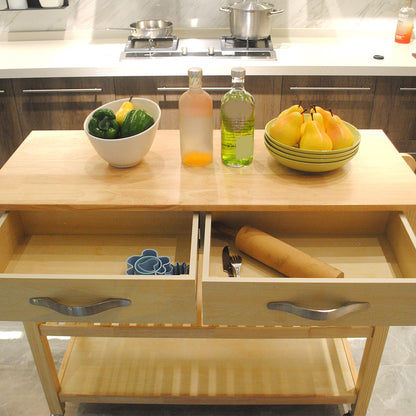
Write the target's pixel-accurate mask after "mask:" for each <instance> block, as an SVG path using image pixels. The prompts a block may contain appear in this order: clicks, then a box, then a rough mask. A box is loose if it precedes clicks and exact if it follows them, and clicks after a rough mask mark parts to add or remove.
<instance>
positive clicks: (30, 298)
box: [0, 274, 196, 323]
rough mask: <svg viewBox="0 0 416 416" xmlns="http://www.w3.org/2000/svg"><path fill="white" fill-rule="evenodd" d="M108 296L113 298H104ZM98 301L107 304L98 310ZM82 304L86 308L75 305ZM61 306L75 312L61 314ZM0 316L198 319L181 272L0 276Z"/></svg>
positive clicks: (41, 319)
mask: <svg viewBox="0 0 416 416" xmlns="http://www.w3.org/2000/svg"><path fill="white" fill-rule="evenodd" d="M37 299H41V300H40V301H37ZM45 299H46V300H45ZM109 299H112V300H115V301H112V302H106V301H107V300H109ZM120 300H121V302H119V301H120ZM100 303H103V304H104V306H103V309H105V308H106V306H107V305H106V303H108V306H109V307H110V309H108V310H104V311H102V312H100V309H99V308H100V307H101V306H97V304H100ZM43 304H50V305H51V306H50V307H54V306H53V305H58V306H57V309H58V308H59V309H60V310H62V311H63V313H62V312H59V311H56V310H55V309H50V307H47V306H42V305H43ZM118 304H120V306H118ZM59 305H65V306H71V307H72V308H65V307H62V306H59ZM82 306H86V307H87V308H78V307H82ZM94 306H96V307H95V308H94ZM73 307H77V308H73ZM65 309H66V310H67V312H69V313H74V314H75V316H71V315H67V314H65ZM71 311H73V312H71ZM79 314H81V315H79ZM82 315H85V316H82ZM0 320H3V321H37V322H44V321H49V322H56V321H58V322H61V321H65V322H74V321H79V322H120V323H133V322H138V323H161V322H162V323H184V322H185V323H193V322H195V320H196V308H195V280H194V279H193V278H191V277H184V276H179V277H176V278H173V277H171V278H164V279H161V278H158V277H154V278H152V277H150V278H142V277H138V276H134V277H131V278H128V277H125V278H124V277H119V276H112V277H111V276H94V277H92V276H82V277H80V276H62V275H51V276H48V277H44V276H31V277H27V276H22V275H9V274H7V275H2V277H1V278H0Z"/></svg>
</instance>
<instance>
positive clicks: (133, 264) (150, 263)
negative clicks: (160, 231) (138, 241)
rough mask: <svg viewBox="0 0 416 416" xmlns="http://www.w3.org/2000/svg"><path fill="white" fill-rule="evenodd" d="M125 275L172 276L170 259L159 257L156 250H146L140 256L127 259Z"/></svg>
mask: <svg viewBox="0 0 416 416" xmlns="http://www.w3.org/2000/svg"><path fill="white" fill-rule="evenodd" d="M126 274H129V275H134V274H141V275H166V274H168V275H169V274H173V265H172V264H170V258H169V257H167V256H159V254H158V252H157V251H156V250H153V249H151V248H148V249H146V250H143V251H142V254H141V255H135V256H130V257H129V258H128V259H127V271H126Z"/></svg>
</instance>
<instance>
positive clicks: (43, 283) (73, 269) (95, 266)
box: [0, 211, 198, 323]
mask: <svg viewBox="0 0 416 416" xmlns="http://www.w3.org/2000/svg"><path fill="white" fill-rule="evenodd" d="M147 248H152V249H155V250H156V251H157V252H158V254H159V256H168V257H169V258H170V260H171V263H173V264H176V262H179V263H180V264H182V263H186V264H187V265H189V266H190V267H189V269H190V270H189V274H180V275H159V276H155V275H150V276H146V275H126V270H127V264H126V260H127V259H128V258H129V257H130V256H132V255H140V254H141V253H142V251H143V250H144V249H147ZM197 248H198V214H193V213H191V212H190V213H173V212H172V213H170V212H164V213H155V212H104V211H102V212H101V211H98V212H88V211H53V212H51V211H44V212H43V211H19V212H9V213H6V214H4V215H3V216H2V217H1V218H0V271H1V274H0V320H21V321H37V322H43V321H58V322H59V321H66V322H72V321H80V322H120V323H128V322H129V323H130V322H131V323H193V322H195V321H196V305H195V302H196V270H197ZM45 305H46V306H45Z"/></svg>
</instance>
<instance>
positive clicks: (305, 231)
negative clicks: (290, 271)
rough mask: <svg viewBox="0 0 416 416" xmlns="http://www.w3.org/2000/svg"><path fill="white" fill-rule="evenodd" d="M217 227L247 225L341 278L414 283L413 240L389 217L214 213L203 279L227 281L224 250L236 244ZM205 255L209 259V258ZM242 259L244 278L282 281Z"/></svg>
mask: <svg viewBox="0 0 416 416" xmlns="http://www.w3.org/2000/svg"><path fill="white" fill-rule="evenodd" d="M216 223H220V224H224V225H226V226H228V227H231V228H232V229H233V230H238V229H240V228H241V227H242V226H243V225H250V226H252V227H255V228H257V229H259V230H261V231H264V232H266V233H268V234H271V235H272V236H273V237H276V238H278V239H280V240H282V241H284V242H286V243H288V244H290V245H291V246H293V247H295V248H297V249H299V250H301V251H303V252H306V253H307V254H309V255H311V256H313V257H316V258H318V259H320V260H322V261H324V262H326V263H328V264H330V265H332V266H334V267H336V268H338V269H340V270H341V271H343V272H344V278H347V279H349V278H351V279H362V278H391V279H393V278H405V277H413V278H415V277H416V270H415V268H414V267H412V266H411V263H412V262H413V264H414V262H415V261H416V250H415V238H414V234H413V231H412V230H411V227H410V226H409V224H408V223H407V220H406V218H405V217H404V216H403V215H401V214H399V213H389V212H345V213H336V212H319V213H315V212H302V213H299V212H296V213H294V212H276V213H271V212H267V213H261V214H255V213H249V212H238V213H237V212H233V213H213V214H212V215H211V218H210V221H207V226H208V230H207V233H206V235H207V236H208V237H207V238H206V240H205V242H206V247H205V248H206V252H205V253H206V255H207V256H208V258H209V262H207V264H206V265H205V268H204V271H205V273H204V279H208V280H209V279H210V278H215V279H216V278H222V277H224V278H228V277H227V275H226V273H225V272H224V271H223V266H222V249H223V247H224V246H225V245H229V246H230V248H231V251H234V252H236V251H238V249H237V248H236V246H235V243H234V238H233V237H232V236H229V235H226V234H225V233H223V232H220V231H218V230H217V228H216V227H215V224H216ZM208 252H209V253H208ZM239 254H241V256H242V258H243V266H242V268H241V277H242V278H245V277H247V278H250V279H252V278H254V279H262V278H266V279H267V278H280V277H284V275H283V274H281V273H279V271H277V270H275V269H272V268H270V267H268V266H266V265H265V264H263V263H261V262H260V261H258V260H256V259H254V258H253V257H250V256H249V255H247V254H245V253H243V252H239Z"/></svg>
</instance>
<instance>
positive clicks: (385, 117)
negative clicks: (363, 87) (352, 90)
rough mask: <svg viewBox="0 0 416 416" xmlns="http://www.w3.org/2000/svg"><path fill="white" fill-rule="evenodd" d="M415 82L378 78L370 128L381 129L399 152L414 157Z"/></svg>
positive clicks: (415, 80)
mask: <svg viewBox="0 0 416 416" xmlns="http://www.w3.org/2000/svg"><path fill="white" fill-rule="evenodd" d="M415 109H416V78H415V77H379V78H378V79H377V87H376V92H375V98H374V107H373V115H372V119H371V128H381V129H383V130H384V131H385V132H386V134H387V136H389V138H390V140H391V141H392V142H393V143H394V145H395V146H396V148H397V149H398V150H399V151H400V152H409V153H416V111H415Z"/></svg>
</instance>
